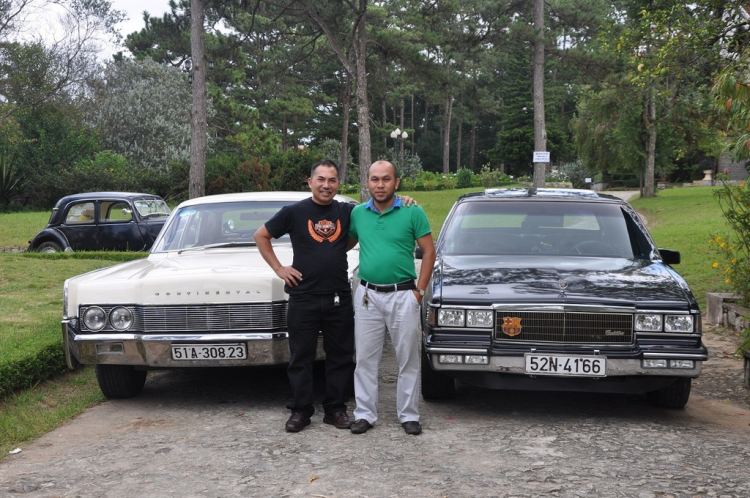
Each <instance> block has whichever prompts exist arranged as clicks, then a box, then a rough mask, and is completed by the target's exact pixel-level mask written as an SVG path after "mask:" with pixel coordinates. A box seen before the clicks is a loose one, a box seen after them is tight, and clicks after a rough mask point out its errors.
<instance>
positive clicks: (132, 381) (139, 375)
mask: <svg viewBox="0 0 750 498" xmlns="http://www.w3.org/2000/svg"><path fill="white" fill-rule="evenodd" d="M146 373H147V372H146V371H145V370H136V369H135V367H131V366H130V365H97V366H96V380H97V382H99V389H101V390H102V394H104V395H105V396H106V397H107V398H109V399H123V398H132V397H134V396H137V395H138V394H139V393H140V392H141V391H142V390H143V386H144V385H145V384H146Z"/></svg>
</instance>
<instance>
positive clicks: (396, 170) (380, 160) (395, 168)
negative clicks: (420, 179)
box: [367, 159, 400, 180]
mask: <svg viewBox="0 0 750 498" xmlns="http://www.w3.org/2000/svg"><path fill="white" fill-rule="evenodd" d="M375 163H388V164H390V165H391V168H393V178H395V179H397V180H398V179H399V178H400V176H398V168H397V167H396V165H395V164H393V163H392V162H390V161H388V160H386V159H378V160H377V161H375V162H374V163H372V164H371V165H370V167H369V168H367V176H370V168H372V166H373V165H374V164H375Z"/></svg>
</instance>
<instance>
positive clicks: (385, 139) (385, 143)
mask: <svg viewBox="0 0 750 498" xmlns="http://www.w3.org/2000/svg"><path fill="white" fill-rule="evenodd" d="M380 115H381V117H382V118H383V124H382V126H383V129H387V126H388V109H386V107H385V100H383V101H382V102H381V103H380ZM393 124H396V120H395V119H394V120H393ZM383 149H385V150H388V134H386V133H384V134H383Z"/></svg>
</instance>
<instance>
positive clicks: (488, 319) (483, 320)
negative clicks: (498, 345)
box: [466, 310, 494, 328]
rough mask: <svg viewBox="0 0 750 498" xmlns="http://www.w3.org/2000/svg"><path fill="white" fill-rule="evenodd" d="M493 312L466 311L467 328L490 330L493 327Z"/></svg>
mask: <svg viewBox="0 0 750 498" xmlns="http://www.w3.org/2000/svg"><path fill="white" fill-rule="evenodd" d="M493 317H494V312H493V311H492V310H467V311H466V326H467V327H484V328H492V326H493V325H494V319H493Z"/></svg>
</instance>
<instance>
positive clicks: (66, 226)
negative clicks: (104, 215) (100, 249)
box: [59, 200, 98, 251]
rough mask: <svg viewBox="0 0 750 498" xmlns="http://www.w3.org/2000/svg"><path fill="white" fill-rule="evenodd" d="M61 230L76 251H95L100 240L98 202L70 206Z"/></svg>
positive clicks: (87, 201) (89, 201)
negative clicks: (97, 222) (97, 217)
mask: <svg viewBox="0 0 750 498" xmlns="http://www.w3.org/2000/svg"><path fill="white" fill-rule="evenodd" d="M59 229H60V231H61V232H63V233H64V234H65V237H66V238H67V239H68V243H69V244H70V248H71V249H73V250H74V251H95V250H96V249H97V238H98V227H97V224H96V202H94V201H92V200H83V201H80V202H74V203H71V204H69V205H68V206H67V208H66V211H65V214H64V217H63V222H62V224H61V225H60V227H59Z"/></svg>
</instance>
